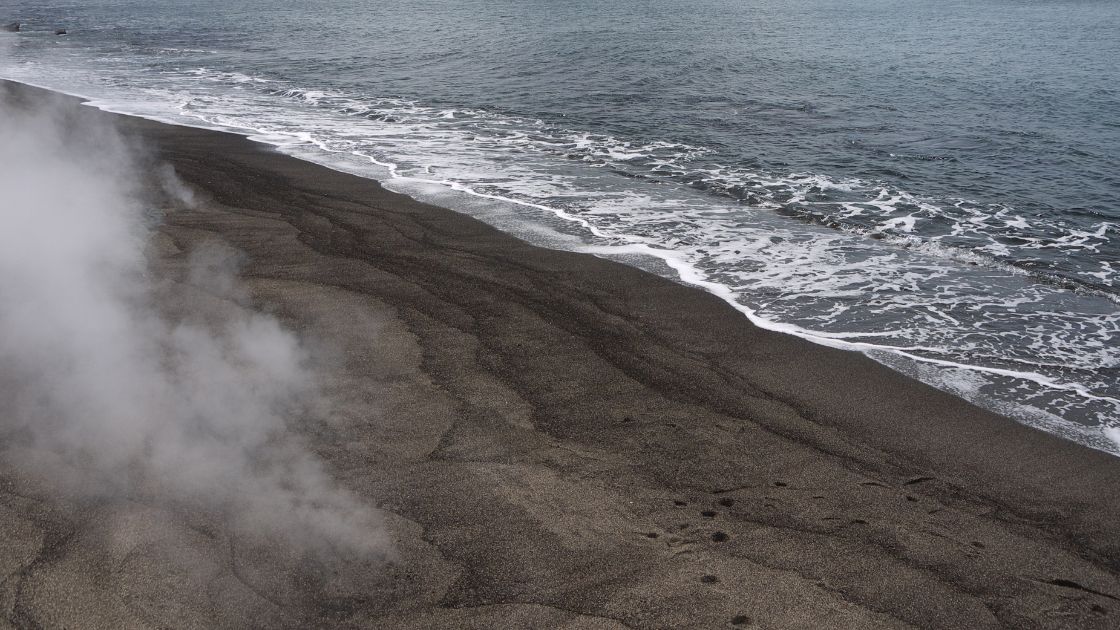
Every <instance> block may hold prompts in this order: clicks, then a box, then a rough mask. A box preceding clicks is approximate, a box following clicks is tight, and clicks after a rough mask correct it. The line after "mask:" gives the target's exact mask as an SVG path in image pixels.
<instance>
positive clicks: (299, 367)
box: [0, 102, 388, 556]
mask: <svg viewBox="0 0 1120 630" xmlns="http://www.w3.org/2000/svg"><path fill="white" fill-rule="evenodd" d="M71 116H72V112H71V113H68V112H66V111H63V110H62V109H53V108H46V109H39V110H38V111H36V112H35V113H28V112H26V111H23V110H22V109H21V108H17V107H13V106H11V104H9V103H4V102H0V138H3V142H0V165H2V168H0V225H3V229H0V408H3V409H4V410H5V413H4V414H3V416H2V417H0V423H2V424H0V430H2V431H3V432H4V434H5V436H6V439H5V442H4V445H5V446H4V449H5V452H4V453H3V456H4V457H5V458H7V460H8V461H9V462H12V463H14V465H16V466H17V467H18V468H19V469H20V470H21V471H22V472H23V473H24V474H27V475H30V476H32V477H34V478H36V479H38V480H39V481H40V482H41V483H43V484H46V485H47V486H48V487H50V488H52V489H53V490H54V491H56V492H59V493H61V494H62V495H63V496H66V497H69V498H71V499H74V500H77V501H82V500H85V499H92V498H96V497H105V496H116V497H122V498H129V497H133V496H142V497H144V498H145V500H146V501H148V502H151V501H153V500H154V501H156V502H157V503H162V504H164V506H165V507H167V508H170V509H175V510H185V511H192V510H202V511H205V512H212V513H216V514H219V515H220V518H221V519H222V520H224V521H226V522H228V523H229V525H230V527H231V528H232V530H233V531H235V532H242V533H245V534H252V535H260V536H265V537H267V538H269V539H278V540H281V541H282V542H283V543H284V544H287V545H290V546H291V547H292V548H293V549H295V550H307V549H317V548H332V549H336V550H339V551H344V552H347V553H354V552H357V553H361V554H370V555H373V556H380V555H384V554H385V553H386V552H387V551H388V547H387V544H386V543H385V541H384V536H383V534H382V529H381V527H380V524H379V518H378V514H377V512H376V511H375V510H374V509H372V508H371V506H369V505H366V504H365V503H363V502H362V501H359V500H358V499H356V498H355V497H354V496H353V495H352V494H350V493H349V492H347V491H346V490H345V489H343V488H341V487H339V486H338V485H337V484H336V483H335V482H334V481H333V480H332V479H331V477H330V475H329V474H328V473H327V472H326V471H325V470H324V468H323V465H322V464H321V462H320V461H319V460H318V459H317V458H316V457H315V456H314V455H313V454H312V453H311V452H310V451H309V450H308V449H307V448H306V447H304V446H302V445H301V444H300V443H299V442H298V441H297V440H296V439H295V438H294V437H292V435H291V433H290V432H289V431H287V429H288V427H289V426H291V425H292V424H293V423H299V422H301V421H304V420H306V419H308V418H309V417H312V416H314V415H316V414H319V415H322V414H329V413H330V401H329V400H327V399H326V398H325V397H324V396H322V395H321V393H320V388H319V386H318V383H317V377H316V373H315V370H314V369H313V368H312V366H311V361H310V357H311V350H310V348H309V347H308V346H307V344H306V343H305V342H304V341H302V340H301V339H300V338H299V337H297V336H296V335H295V334H293V332H292V331H289V330H286V329H285V328H284V327H283V326H282V325H281V324H280V322H279V321H278V320H277V319H276V318H275V317H272V316H270V315H267V314H264V313H261V312H259V311H255V310H253V309H251V308H250V304H249V303H248V298H247V293H246V292H245V291H244V290H243V288H242V287H241V285H240V283H239V281H238V278H237V269H238V265H239V264H240V262H241V260H242V256H241V255H240V253H239V252H237V251H235V250H233V249H231V248H230V247H229V246H227V245H224V244H222V243H220V242H217V241H214V242H208V243H205V244H204V245H203V246H200V247H197V248H195V249H194V250H193V251H192V252H190V253H189V261H190V262H189V265H188V272H187V273H186V274H185V276H186V277H185V278H179V277H166V275H165V274H164V273H163V272H162V271H161V268H159V267H157V266H154V265H152V264H150V261H149V257H148V253H149V251H150V248H151V240H152V238H153V235H154V232H153V228H154V226H155V225H156V224H157V222H158V221H159V218H160V212H161V211H163V210H164V209H166V205H165V207H164V208H158V209H157V208H156V207H154V205H153V204H152V203H151V199H152V197H153V195H152V194H151V191H145V190H143V189H142V188H141V185H140V182H141V171H142V169H148V168H151V165H150V164H148V163H147V162H148V160H147V159H146V157H145V155H146V154H145V152H144V151H143V149H142V148H140V147H137V146H133V145H131V144H130V143H129V142H128V141H126V139H124V138H123V137H122V136H121V135H120V134H119V133H117V132H116V131H115V130H114V129H113V128H112V127H110V126H109V125H108V124H100V125H97V124H91V123H90V122H89V121H82V123H81V124H75V123H74V121H73V120H71V119H70V117H71ZM155 171H156V172H157V173H159V177H157V178H154V179H155V180H156V181H159V182H161V186H162V189H163V190H162V191H159V193H158V195H157V196H160V197H163V198H164V199H165V200H169V201H170V202H171V203H172V205H175V206H178V207H179V208H180V210H179V211H189V206H190V205H191V204H193V203H194V202H195V200H194V193H193V191H192V190H191V189H190V188H189V187H187V186H185V185H184V184H183V183H182V182H180V181H179V179H178V178H177V177H176V176H175V174H174V171H173V170H172V169H171V168H170V167H167V166H163V167H156V168H155ZM173 289H174V290H173ZM192 294H197V295H205V296H207V297H208V299H207V300H198V301H194V300H191V299H190V296H191V295H192ZM173 296H176V297H173ZM215 298H217V299H215Z"/></svg>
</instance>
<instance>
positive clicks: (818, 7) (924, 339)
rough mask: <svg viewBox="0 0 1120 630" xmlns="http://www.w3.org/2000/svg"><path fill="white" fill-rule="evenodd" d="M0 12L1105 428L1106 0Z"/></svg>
mask: <svg viewBox="0 0 1120 630" xmlns="http://www.w3.org/2000/svg"><path fill="white" fill-rule="evenodd" d="M9 19H19V20H21V21H23V22H24V24H25V26H24V29H25V32H23V33H20V34H18V35H9V34H3V36H2V37H0V76H3V77H8V78H14V79H18V80H25V81H28V82H30V83H35V84H39V85H45V86H48V87H53V88H57V89H61V90H64V91H68V92H71V93H78V94H82V95H86V96H90V97H94V98H96V99H99V104H100V105H102V106H104V107H106V108H109V109H114V110H117V111H124V112H130V113H138V114H142V115H147V116H151V117H154V118H158V119H162V120H168V121H172V122H180V123H189V124H200V125H205V126H211V127H217V128H225V129H233V130H237V131H241V132H244V133H251V134H254V135H255V136H256V137H258V138H260V139H262V140H265V141H268V142H272V143H274V144H277V145H278V146H280V147H281V148H282V149H283V150H285V151H287V152H289V153H292V154H294V155H298V156H300V157H303V158H306V159H311V160H315V161H318V162H322V163H327V164H330V165H332V166H335V167H337V168H342V169H346V170H349V171H353V172H358V173H361V174H366V175H369V176H373V177H378V178H381V179H385V180H387V181H388V183H389V185H390V187H393V188H395V189H398V190H402V191H406V192H409V193H410V194H413V195H416V196H419V197H421V198H425V199H430V200H433V201H437V202H439V203H442V204H444V205H449V206H451V207H455V208H456V209H459V210H462V211H465V212H471V213H474V214H476V215H478V216H480V217H482V218H484V219H485V220H488V221H490V222H492V223H495V224H497V225H499V226H500V227H503V228H504V229H507V230H510V231H512V232H515V233H517V234H519V235H522V236H524V237H526V238H529V239H530V240H535V241H537V242H542V243H545V244H549V245H552V246H557V247H566V248H571V249H581V250H586V251H592V252H594V253H597V254H599V255H609V256H613V257H618V258H621V259H623V260H626V261H627V262H630V263H632V264H637V265H640V266H643V267H646V268H648V269H651V270H653V271H656V272H659V273H665V274H666V275H670V276H673V277H680V278H682V279H684V280H686V281H689V282H692V283H694V284H699V285H701V286H704V287H705V288H707V289H708V290H711V291H713V292H715V293H717V294H719V295H721V296H723V297H725V298H726V299H728V300H729V301H730V302H732V303H734V304H735V305H737V306H738V307H739V308H740V309H741V310H743V312H744V313H745V314H747V315H748V316H750V317H751V318H752V319H753V320H754V321H756V322H757V323H759V324H761V325H764V326H767V327H770V328H775V329H778V330H785V331H787V332H793V333H795V334H801V335H803V336H806V337H809V338H812V339H814V340H817V341H820V342H822V343H829V344H831V345H839V346H841V347H849V348H853V349H859V350H862V351H865V352H868V353H869V354H871V355H872V356H875V357H876V358H878V359H880V360H882V361H884V362H885V363H888V364H889V365H892V366H894V367H896V368H898V369H901V370H904V371H907V372H909V373H911V374H915V375H917V376H919V377H920V378H922V379H923V380H926V381H927V382H930V383H933V384H935V385H938V386H940V387H942V388H945V389H948V390H950V391H953V392H955V393H957V394H959V395H961V396H964V397H966V398H969V399H970V400H974V401H976V402H978V403H980V404H983V405H985V406H988V407H990V408H993V409H996V410H998V411H1001V412H1003V413H1007V414H1009V415H1012V416H1013V417H1016V418H1018V419H1020V420H1022V421H1024V422H1028V423H1031V424H1034V425H1036V426H1040V427H1042V428H1045V429H1047V430H1050V431H1053V432H1056V433H1059V434H1061V435H1064V436H1066V437H1069V438H1071V439H1075V440H1078V441H1080V442H1083V443H1086V444H1090V445H1093V446H1096V447H1098V448H1102V449H1105V450H1110V451H1112V452H1116V453H1120V444H1117V442H1116V441H1115V440H1113V439H1111V438H1110V435H1112V434H1115V433H1117V432H1115V431H1109V430H1108V429H1109V428H1110V427H1114V426H1118V427H1120V280H1118V278H1117V274H1118V273H1120V87H1118V86H1120V38H1118V37H1116V33H1118V32H1120V4H1117V3H1115V2H1033V1H1032V2H1026V1H1022V2H1013V1H981V2H940V3H912V2H905V1H901V0H900V1H894V0H891V1H887V0H862V1H857V0H847V1H840V0H837V1H832V2H828V1H824V2H822V1H819V0H793V1H778V0H745V1H742V2H733V3H731V2H714V1H700V2H692V3H688V4H687V5H684V4H681V3H678V2H669V1H668V0H646V1H641V2H639V1H637V0H634V1H618V2H611V3H601V2H591V1H589V0H584V1H574V0H572V1H550V2H532V1H530V2H525V1H521V2H500V1H499V2H494V1H485V2H484V1H481V0H429V1H421V0H402V1H400V2H391V3H366V2H360V1H358V0H328V1H324V2H318V3H298V2H291V1H283V2H281V1H279V0H272V1H252V2H239V3H229V2H209V1H201V0H185V1H172V0H156V1H145V2H141V1H138V0H137V1H132V2H119V1H111V0H102V1H94V2H83V3H81V4H80V5H79V4H76V3H58V2H42V1H36V2H29V1H25V0H15V2H14V3H11V2H10V3H9V4H8V5H6V7H5V8H3V9H0V22H6V21H8V20H9ZM56 27H65V28H68V29H69V30H70V33H71V34H70V35H67V36H65V37H56V36H54V35H53V34H51V33H52V32H53V29H54V28H56Z"/></svg>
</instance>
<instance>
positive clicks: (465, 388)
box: [0, 84, 1120, 629]
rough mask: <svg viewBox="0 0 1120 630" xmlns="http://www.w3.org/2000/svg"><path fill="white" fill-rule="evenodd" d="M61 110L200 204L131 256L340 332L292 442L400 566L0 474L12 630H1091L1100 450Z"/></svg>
mask: <svg viewBox="0 0 1120 630" xmlns="http://www.w3.org/2000/svg"><path fill="white" fill-rule="evenodd" d="M3 92H6V93H7V97H8V98H15V99H17V100H22V101H25V102H27V101H30V102H32V103H34V102H35V101H36V100H37V99H45V98H58V99H61V97H51V96H48V95H47V94H46V93H43V92H40V91H38V90H34V89H31V88H24V87H17V86H14V85H11V84H6V85H5V86H4V87H3ZM62 100H72V99H62ZM76 115H78V116H88V117H91V118H92V117H106V118H109V117H111V118H114V119H115V120H116V122H117V124H118V125H119V126H120V128H121V129H122V130H123V131H124V132H125V133H126V134H128V135H130V136H134V137H138V138H140V139H142V140H143V142H144V143H146V145H147V146H148V147H149V149H150V150H151V152H152V153H153V157H155V158H158V160H161V161H163V162H166V163H170V164H171V165H173V166H174V168H175V169H176V171H178V173H179V175H180V176H181V177H182V178H183V179H184V180H185V181H186V182H187V183H188V184H189V185H191V186H192V187H194V188H195V189H196V191H197V192H198V196H199V198H200V199H201V204H200V207H198V208H197V209H193V210H173V209H171V210H169V211H168V214H167V217H166V222H165V224H164V225H162V226H161V227H160V228H159V236H158V238H157V239H156V240H155V243H154V251H157V252H159V253H160V257H159V260H158V261H157V262H156V264H157V266H159V267H161V268H164V269H166V270H171V271H174V270H175V269H177V268H181V266H182V264H183V262H182V260H183V258H184V257H185V254H184V252H186V251H188V250H189V249H190V248H191V247H192V245H193V244H196V243H198V242H201V241H203V240H205V239H210V238H219V239H222V240H224V241H226V242H228V243H230V244H232V245H233V246H235V247H237V248H239V249H241V250H243V251H244V252H245V253H246V254H247V256H248V262H247V264H246V266H245V268H244V273H243V275H244V278H245V283H246V286H247V287H248V289H249V290H250V291H251V293H252V297H253V300H254V304H255V305H256V307H258V308H261V309H266V310H268V311H270V312H273V313H276V314H277V315H278V316H279V317H280V318H281V319H282V321H283V322H284V324H285V325H286V326H288V327H289V328H291V329H293V330H296V331H298V332H299V333H300V334H301V335H303V336H305V337H307V338H309V339H313V340H317V342H318V343H320V344H323V345H325V346H329V347H332V348H335V349H337V350H338V351H337V352H334V353H327V354H328V355H330V356H334V357H335V358H334V359H333V360H324V362H323V365H321V366H320V369H321V370H322V371H323V372H324V375H325V379H326V390H327V393H328V394H330V396H331V397H332V399H333V400H334V402H335V405H334V408H333V410H332V413H331V414H330V415H329V416H327V417H324V418H317V419H316V418H312V419H309V420H307V421H306V422H304V423H303V424H302V425H301V426H300V428H299V432H300V433H301V435H302V438H303V439H305V440H306V441H307V442H308V443H309V444H310V445H311V446H312V447H313V449H314V451H315V452H316V453H317V454H318V456H319V457H321V458H322V459H323V460H324V461H325V462H326V464H327V466H328V469H329V470H330V471H331V473H332V474H333V475H334V476H335V477H336V478H337V479H339V480H340V481H341V483H343V484H344V485H345V486H346V487H348V488H349V489H351V490H352V491H353V492H355V493H357V494H358V495H360V496H361V497H363V498H364V499H365V500H367V501H368V502H369V503H370V504H373V505H377V506H379V507H380V508H381V509H382V510H384V511H385V512H386V526H387V528H388V529H389V531H390V536H389V537H390V538H391V539H393V540H395V545H396V559H395V560H394V561H393V562H391V563H389V564H378V563H376V562H366V561H363V560H362V559H358V558H343V559H339V558H333V559H332V558H325V559H317V560H307V559H304V560H300V561H294V560H292V558H290V557H288V554H287V553H286V552H285V550H283V549H276V548H261V547H260V546H254V545H253V544H252V541H245V540H242V539H241V538H239V537H233V536H231V535H230V534H229V532H226V531H223V529H222V527H221V525H220V523H217V524H215V523H199V522H198V521H199V519H202V517H199V516H197V515H190V514H182V513H180V512H179V511H176V510H173V509H169V508H167V507H166V506H164V505H162V504H160V502H158V501H152V500H145V499H144V498H143V497H121V498H103V499H98V500H85V501H73V500H64V499H59V498H57V497H54V496H51V494H50V492H49V490H45V489H44V487H45V486H44V485H43V484H40V483H39V482H38V481H37V480H36V479H31V478H26V475H22V474H20V472H19V471H18V470H15V469H13V467H12V466H11V465H10V464H8V463H7V462H0V463H2V464H3V465H2V466H0V471H2V473H3V476H2V477H0V562H2V563H3V574H4V575H5V576H7V577H6V579H5V580H4V582H3V586H2V588H0V605H2V610H3V613H4V617H5V618H6V619H7V620H8V622H9V623H10V624H11V625H12V626H15V627H21V628H61V627H67V628H160V627H183V628H243V627H253V626H256V627H264V628H275V627H284V626H291V627H355V628H396V627H401V628H456V627H470V628H627V627H630V628H666V627H704V628H708V627H768V628H877V627H931V628H933V627H936V628H969V629H972V628H990V627H1012V628H1035V627H1039V628H1043V627H1046V628H1049V627H1068V628H1115V627H1118V626H1120V600H1118V599H1117V598H1118V597H1120V580H1118V579H1117V570H1118V569H1120V527H1118V525H1117V524H1118V523H1120V460H1116V459H1114V458H1112V457H1110V456H1108V455H1105V454H1103V453H1100V452H1096V451H1092V450H1089V449H1086V448H1083V447H1080V446H1077V445H1074V444H1072V443H1068V442H1065V441H1062V440H1060V439H1058V438H1055V437H1052V436H1050V435H1047V434H1044V433H1041V432H1038V431H1035V430H1032V429H1029V428H1025V427H1022V426H1020V425H1018V424H1015V423H1014V422H1012V421H1010V420H1007V419H1005V418H1002V417H999V416H996V415H993V414H990V413H987V412H985V411H982V410H979V409H977V408H976V407H973V406H971V405H969V404H967V403H965V402H963V401H961V400H959V399H957V398H954V397H952V396H949V395H947V394H944V393H941V392H938V391H936V390H934V389H931V388H929V387H927V386H924V385H922V384H920V383H918V382H916V381H913V380H911V379H908V378H906V377H903V376H901V375H899V374H897V373H895V372H892V371H890V370H888V369H886V368H883V367H881V366H880V365H878V364H876V363H874V362H873V361H871V360H869V359H866V358H864V357H862V356H860V355H857V354H852V353H847V352H841V351H836V350H831V349H827V348H823V347H819V346H815V345H812V344H809V343H807V342H804V341H802V340H799V339H796V338H793V337H789V336H784V335H780V334H776V333H772V332H767V331H763V330H760V329H757V328H755V327H753V326H752V325H751V324H750V323H748V322H747V321H746V319H744V318H743V317H742V316H741V315H740V314H738V313H737V312H735V311H734V310H732V309H731V308H730V307H729V306H728V305H726V304H725V303H723V302H722V301H720V300H719V299H718V298H715V297H713V296H711V295H708V294H706V293H704V292H701V291H698V290H696V289H692V288H688V287H685V286H682V285H679V284H675V283H673V282H670V281H667V280H664V279H662V278H659V277H655V276H653V275H649V274H646V273H643V272H640V271H637V270H635V269H631V268H628V267H625V266H622V265H619V264H616V263H613V262H609V261H606V260H602V259H598V258H594V257H591V256H586V255H578V254H571V253H564V252H556V251H549V250H544V249H540V248H537V247H533V246H530V245H528V244H526V243H523V242H521V241H519V240H517V239H515V238H512V237H510V236H508V235H505V234H503V233H500V232H498V231H496V230H494V229H492V228H490V227H488V226H486V225H484V224H482V223H480V222H478V221H476V220H473V219H471V218H468V217H466V216H462V215H459V214H456V213H454V212H451V211H448V210H444V209H440V208H435V207H432V206H428V205H424V204H421V203H418V202H415V201H412V200H410V199H408V198H406V197H402V196H399V195H396V194H393V193H390V192H387V191H385V190H383V189H382V188H381V187H380V186H379V185H378V184H377V183H376V182H374V181H370V180H366V179H361V178H358V177H353V176H349V175H345V174H341V173H337V172H334V171H331V170H328V169H325V168H321V167H318V166H314V165H311V164H308V163H304V162H300V161H298V160H295V159H292V158H289V157H285V156H282V155H279V154H277V153H275V152H273V151H271V150H269V149H267V148H265V147H262V146H261V145H258V144H255V143H253V142H251V141H249V140H246V139H244V138H241V137H238V136H234V135H228V134H221V133H214V132H209V131H202V130H197V129H190V128H183V127H173V126H168V125H162V124H158V123H154V122H148V121H144V120H140V119H135V118H127V117H115V116H111V115H109V114H104V113H101V112H97V111H95V110H92V109H90V108H83V110H82V112H81V114H76ZM181 290H182V291H184V292H186V291H194V292H195V293H192V295H195V294H198V296H196V297H195V298H193V299H199V300H202V299H205V296H204V295H201V292H199V291H198V289H191V288H189V287H186V286H183V287H181ZM3 625H4V622H3V620H0V626H3Z"/></svg>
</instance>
